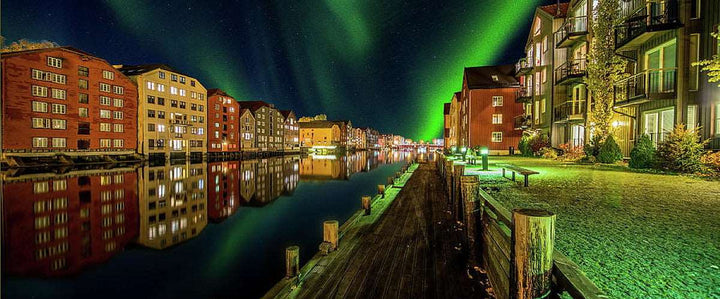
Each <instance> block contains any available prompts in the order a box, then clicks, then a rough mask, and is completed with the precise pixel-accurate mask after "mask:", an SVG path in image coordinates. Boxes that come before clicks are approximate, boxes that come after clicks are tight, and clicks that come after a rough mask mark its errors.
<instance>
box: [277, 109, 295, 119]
mask: <svg viewBox="0 0 720 299" xmlns="http://www.w3.org/2000/svg"><path fill="white" fill-rule="evenodd" d="M280 114H282V116H283V117H284V118H285V119H287V118H288V117H290V114H292V115H293V116H295V112H293V111H292V110H280Z"/></svg>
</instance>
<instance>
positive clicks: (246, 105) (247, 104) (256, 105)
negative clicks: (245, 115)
mask: <svg viewBox="0 0 720 299" xmlns="http://www.w3.org/2000/svg"><path fill="white" fill-rule="evenodd" d="M238 105H239V106H240V109H248V110H250V111H251V112H255V111H257V110H258V109H260V108H262V107H270V108H272V105H270V104H268V103H266V102H263V101H238Z"/></svg>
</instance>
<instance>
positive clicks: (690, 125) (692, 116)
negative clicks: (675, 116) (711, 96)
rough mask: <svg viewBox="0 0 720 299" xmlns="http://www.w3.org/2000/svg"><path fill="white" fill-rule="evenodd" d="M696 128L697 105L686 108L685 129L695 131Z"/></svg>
mask: <svg viewBox="0 0 720 299" xmlns="http://www.w3.org/2000/svg"><path fill="white" fill-rule="evenodd" d="M695 128H697V105H688V106H687V129H688V130H695Z"/></svg>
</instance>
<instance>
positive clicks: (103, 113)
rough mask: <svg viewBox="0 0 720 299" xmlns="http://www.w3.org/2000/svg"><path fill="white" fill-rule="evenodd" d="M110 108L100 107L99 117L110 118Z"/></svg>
mask: <svg viewBox="0 0 720 299" xmlns="http://www.w3.org/2000/svg"><path fill="white" fill-rule="evenodd" d="M110 115H111V114H110V110H104V109H100V118H110V117H111V116H110Z"/></svg>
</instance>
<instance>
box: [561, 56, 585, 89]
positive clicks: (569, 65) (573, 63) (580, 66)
mask: <svg viewBox="0 0 720 299" xmlns="http://www.w3.org/2000/svg"><path fill="white" fill-rule="evenodd" d="M586 74H587V60H585V59H584V58H581V59H573V60H568V61H566V62H564V63H563V64H561V65H560V66H559V67H557V68H556V69H555V84H560V83H561V82H563V81H567V80H569V79H573V78H582V77H583V76H585V75H586Z"/></svg>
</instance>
